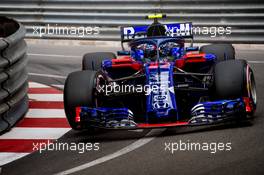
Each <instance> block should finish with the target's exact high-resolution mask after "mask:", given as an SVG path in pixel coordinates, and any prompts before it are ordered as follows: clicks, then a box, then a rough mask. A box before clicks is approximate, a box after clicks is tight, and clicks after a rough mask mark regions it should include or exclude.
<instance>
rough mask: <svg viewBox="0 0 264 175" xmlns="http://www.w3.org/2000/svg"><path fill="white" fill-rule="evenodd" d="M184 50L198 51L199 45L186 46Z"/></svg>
mask: <svg viewBox="0 0 264 175" xmlns="http://www.w3.org/2000/svg"><path fill="white" fill-rule="evenodd" d="M185 50H186V52H190V51H198V50H199V47H197V46H196V47H186V48H185Z"/></svg>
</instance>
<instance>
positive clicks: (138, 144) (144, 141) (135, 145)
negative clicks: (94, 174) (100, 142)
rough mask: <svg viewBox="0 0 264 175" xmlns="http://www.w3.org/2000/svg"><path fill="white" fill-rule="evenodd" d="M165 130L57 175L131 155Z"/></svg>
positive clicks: (150, 134)
mask: <svg viewBox="0 0 264 175" xmlns="http://www.w3.org/2000/svg"><path fill="white" fill-rule="evenodd" d="M164 130H165V129H154V130H151V131H150V132H149V133H148V134H146V136H145V137H143V138H141V139H139V140H137V141H135V142H133V143H132V144H130V145H128V146H126V147H124V148H123V149H121V150H118V151H116V152H114V153H112V154H109V155H106V156H104V157H101V158H98V159H96V160H94V161H91V162H88V163H85V164H83V165H80V166H77V167H75V168H72V169H69V170H66V171H62V172H59V173H57V174H56V175H65V174H71V173H75V172H78V171H81V170H84V169H87V168H90V167H92V166H95V165H98V164H101V163H104V162H106V161H108V160H111V159H114V158H117V157H119V156H122V155H124V154H127V153H129V152H131V151H133V150H135V149H137V148H139V147H142V146H143V145H145V144H147V143H149V142H150V141H152V140H153V139H154V138H155V136H157V135H159V134H161V133H162V132H163V131H164Z"/></svg>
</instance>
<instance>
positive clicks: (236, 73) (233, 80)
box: [213, 60, 257, 115]
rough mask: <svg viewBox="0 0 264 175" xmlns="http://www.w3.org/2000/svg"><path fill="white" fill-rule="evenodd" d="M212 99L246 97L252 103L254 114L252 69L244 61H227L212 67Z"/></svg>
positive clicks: (254, 98)
mask: <svg viewBox="0 0 264 175" xmlns="http://www.w3.org/2000/svg"><path fill="white" fill-rule="evenodd" d="M213 87H214V97H215V98H216V99H235V98H241V97H246V98H248V99H249V100H250V102H251V103H252V112H251V113H249V114H250V115H253V114H254V111H255V109H256V104H257V95H256V84H255V79H254V74H253V71H252V69H251V68H250V67H249V65H248V64H247V62H246V61H245V60H227V61H222V62H219V63H217V64H216V65H215V67H214V86H213Z"/></svg>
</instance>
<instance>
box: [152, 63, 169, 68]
mask: <svg viewBox="0 0 264 175" xmlns="http://www.w3.org/2000/svg"><path fill="white" fill-rule="evenodd" d="M158 66H159V63H158V62H154V63H150V65H149V68H150V69H157V68H158ZM168 67H169V63H167V62H166V63H160V68H168Z"/></svg>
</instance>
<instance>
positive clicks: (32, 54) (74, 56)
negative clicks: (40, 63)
mask: <svg viewBox="0 0 264 175" xmlns="http://www.w3.org/2000/svg"><path fill="white" fill-rule="evenodd" d="M27 55H29V56H44V57H68V58H81V57H82V56H76V55H57V54H40V53H28V54H27Z"/></svg>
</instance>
